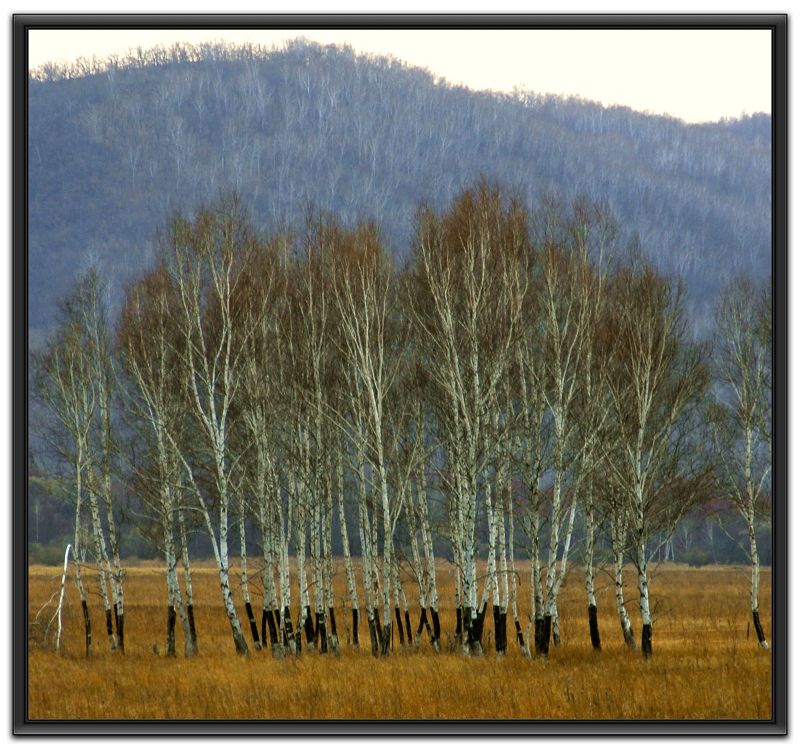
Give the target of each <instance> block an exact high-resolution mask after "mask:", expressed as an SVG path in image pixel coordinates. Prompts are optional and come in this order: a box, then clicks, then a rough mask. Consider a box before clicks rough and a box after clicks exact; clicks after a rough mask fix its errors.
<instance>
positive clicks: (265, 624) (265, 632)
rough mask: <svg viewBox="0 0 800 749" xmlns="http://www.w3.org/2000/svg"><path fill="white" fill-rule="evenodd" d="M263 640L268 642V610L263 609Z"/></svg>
mask: <svg viewBox="0 0 800 749" xmlns="http://www.w3.org/2000/svg"><path fill="white" fill-rule="evenodd" d="M261 640H262V642H264V643H266V641H267V610H266V609H265V608H262V609H261Z"/></svg>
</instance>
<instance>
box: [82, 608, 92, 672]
mask: <svg viewBox="0 0 800 749" xmlns="http://www.w3.org/2000/svg"><path fill="white" fill-rule="evenodd" d="M81 609H82V611H83V630H84V632H85V635H86V638H85V639H86V657H87V658H88V657H89V656H90V655H91V653H92V622H91V619H89V607H88V606H87V605H86V601H85V600H83V601H81Z"/></svg>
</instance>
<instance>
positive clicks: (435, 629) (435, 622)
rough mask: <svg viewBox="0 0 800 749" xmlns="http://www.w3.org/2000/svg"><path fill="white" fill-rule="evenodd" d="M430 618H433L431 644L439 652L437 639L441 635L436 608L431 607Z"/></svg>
mask: <svg viewBox="0 0 800 749" xmlns="http://www.w3.org/2000/svg"><path fill="white" fill-rule="evenodd" d="M431 619H432V620H433V636H432V637H431V645H433V649H434V650H435V651H436V652H437V653H438V652H439V640H440V639H441V637H442V627H441V624H440V623H439V612H438V610H437V609H431Z"/></svg>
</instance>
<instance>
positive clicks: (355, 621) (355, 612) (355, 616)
mask: <svg viewBox="0 0 800 749" xmlns="http://www.w3.org/2000/svg"><path fill="white" fill-rule="evenodd" d="M353 647H356V648H357V647H358V609H353Z"/></svg>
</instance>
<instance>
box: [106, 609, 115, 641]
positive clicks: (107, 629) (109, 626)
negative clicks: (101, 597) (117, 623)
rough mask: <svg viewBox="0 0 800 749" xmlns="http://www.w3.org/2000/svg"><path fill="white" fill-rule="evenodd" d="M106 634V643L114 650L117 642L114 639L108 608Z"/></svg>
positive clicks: (112, 624)
mask: <svg viewBox="0 0 800 749" xmlns="http://www.w3.org/2000/svg"><path fill="white" fill-rule="evenodd" d="M106 634H107V635H108V643H109V646H110V647H111V650H116V649H117V642H116V640H115V639H114V622H113V618H112V614H111V609H110V608H108V609H106Z"/></svg>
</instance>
